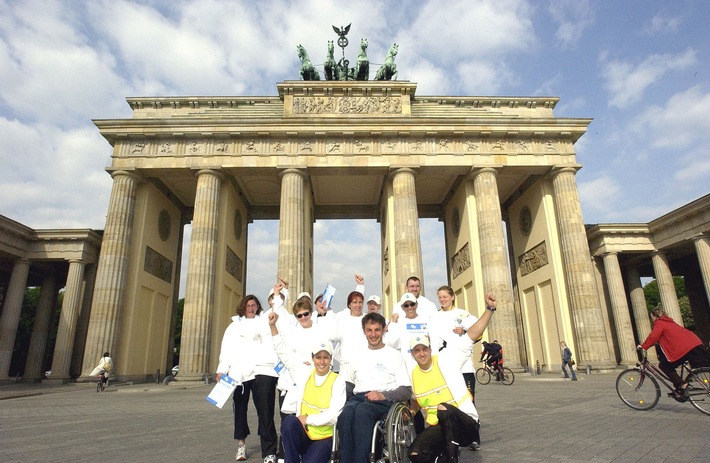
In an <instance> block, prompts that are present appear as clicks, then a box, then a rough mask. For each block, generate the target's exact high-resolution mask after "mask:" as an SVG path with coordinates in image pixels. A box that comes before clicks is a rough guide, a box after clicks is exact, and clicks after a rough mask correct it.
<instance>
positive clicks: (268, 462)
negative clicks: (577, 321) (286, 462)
mask: <svg viewBox="0 0 710 463" xmlns="http://www.w3.org/2000/svg"><path fill="white" fill-rule="evenodd" d="M264 463H276V455H267V456H266V457H265V458H264Z"/></svg>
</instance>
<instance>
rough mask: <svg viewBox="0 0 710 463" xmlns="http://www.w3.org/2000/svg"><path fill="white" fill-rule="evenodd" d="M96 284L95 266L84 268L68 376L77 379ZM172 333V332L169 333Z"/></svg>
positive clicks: (79, 372)
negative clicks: (82, 286) (81, 295)
mask: <svg viewBox="0 0 710 463" xmlns="http://www.w3.org/2000/svg"><path fill="white" fill-rule="evenodd" d="M95 283H96V264H95V263H94V264H91V265H86V266H85V267H84V289H83V290H82V292H83V294H84V297H83V299H82V301H81V307H80V311H79V320H78V321H77V324H76V333H75V334H74V347H73V348H72V359H71V367H69V376H71V377H72V378H77V377H78V376H80V375H81V363H82V361H83V360H84V346H85V345H86V330H87V328H88V327H89V316H90V315H91V300H92V298H93V296H94V284H95ZM171 333H172V331H171Z"/></svg>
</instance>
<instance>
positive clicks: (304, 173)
mask: <svg viewBox="0 0 710 463" xmlns="http://www.w3.org/2000/svg"><path fill="white" fill-rule="evenodd" d="M286 174H298V175H300V176H301V177H303V178H308V172H307V171H306V169H296V168H294V167H289V168H288V169H284V170H282V171H280V172H279V177H281V178H283V176H284V175H286Z"/></svg>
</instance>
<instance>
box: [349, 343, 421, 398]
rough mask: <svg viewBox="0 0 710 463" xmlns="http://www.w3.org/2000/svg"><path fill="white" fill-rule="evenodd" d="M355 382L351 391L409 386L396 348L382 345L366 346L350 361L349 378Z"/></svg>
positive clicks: (380, 390) (400, 356)
mask: <svg viewBox="0 0 710 463" xmlns="http://www.w3.org/2000/svg"><path fill="white" fill-rule="evenodd" d="M349 380H350V381H351V382H353V383H354V384H355V389H354V390H353V392H355V393H356V394H357V393H359V392H369V391H378V392H382V391H392V390H394V389H397V388H398V387H400V386H409V385H410V381H409V375H408V373H407V369H406V367H405V366H404V361H403V360H402V355H401V354H400V353H399V351H398V350H396V349H394V348H392V347H390V346H387V345H385V346H383V347H382V348H380V349H370V348H366V349H365V350H363V351H361V352H360V355H358V356H357V358H355V359H354V360H352V361H351V362H350V379H349Z"/></svg>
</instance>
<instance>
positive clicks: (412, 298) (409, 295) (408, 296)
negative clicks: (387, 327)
mask: <svg viewBox="0 0 710 463" xmlns="http://www.w3.org/2000/svg"><path fill="white" fill-rule="evenodd" d="M405 302H414V303H415V304H416V303H417V298H416V296H415V295H414V294H412V293H404V294H402V299H400V300H399V305H402V304H404V303H405Z"/></svg>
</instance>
